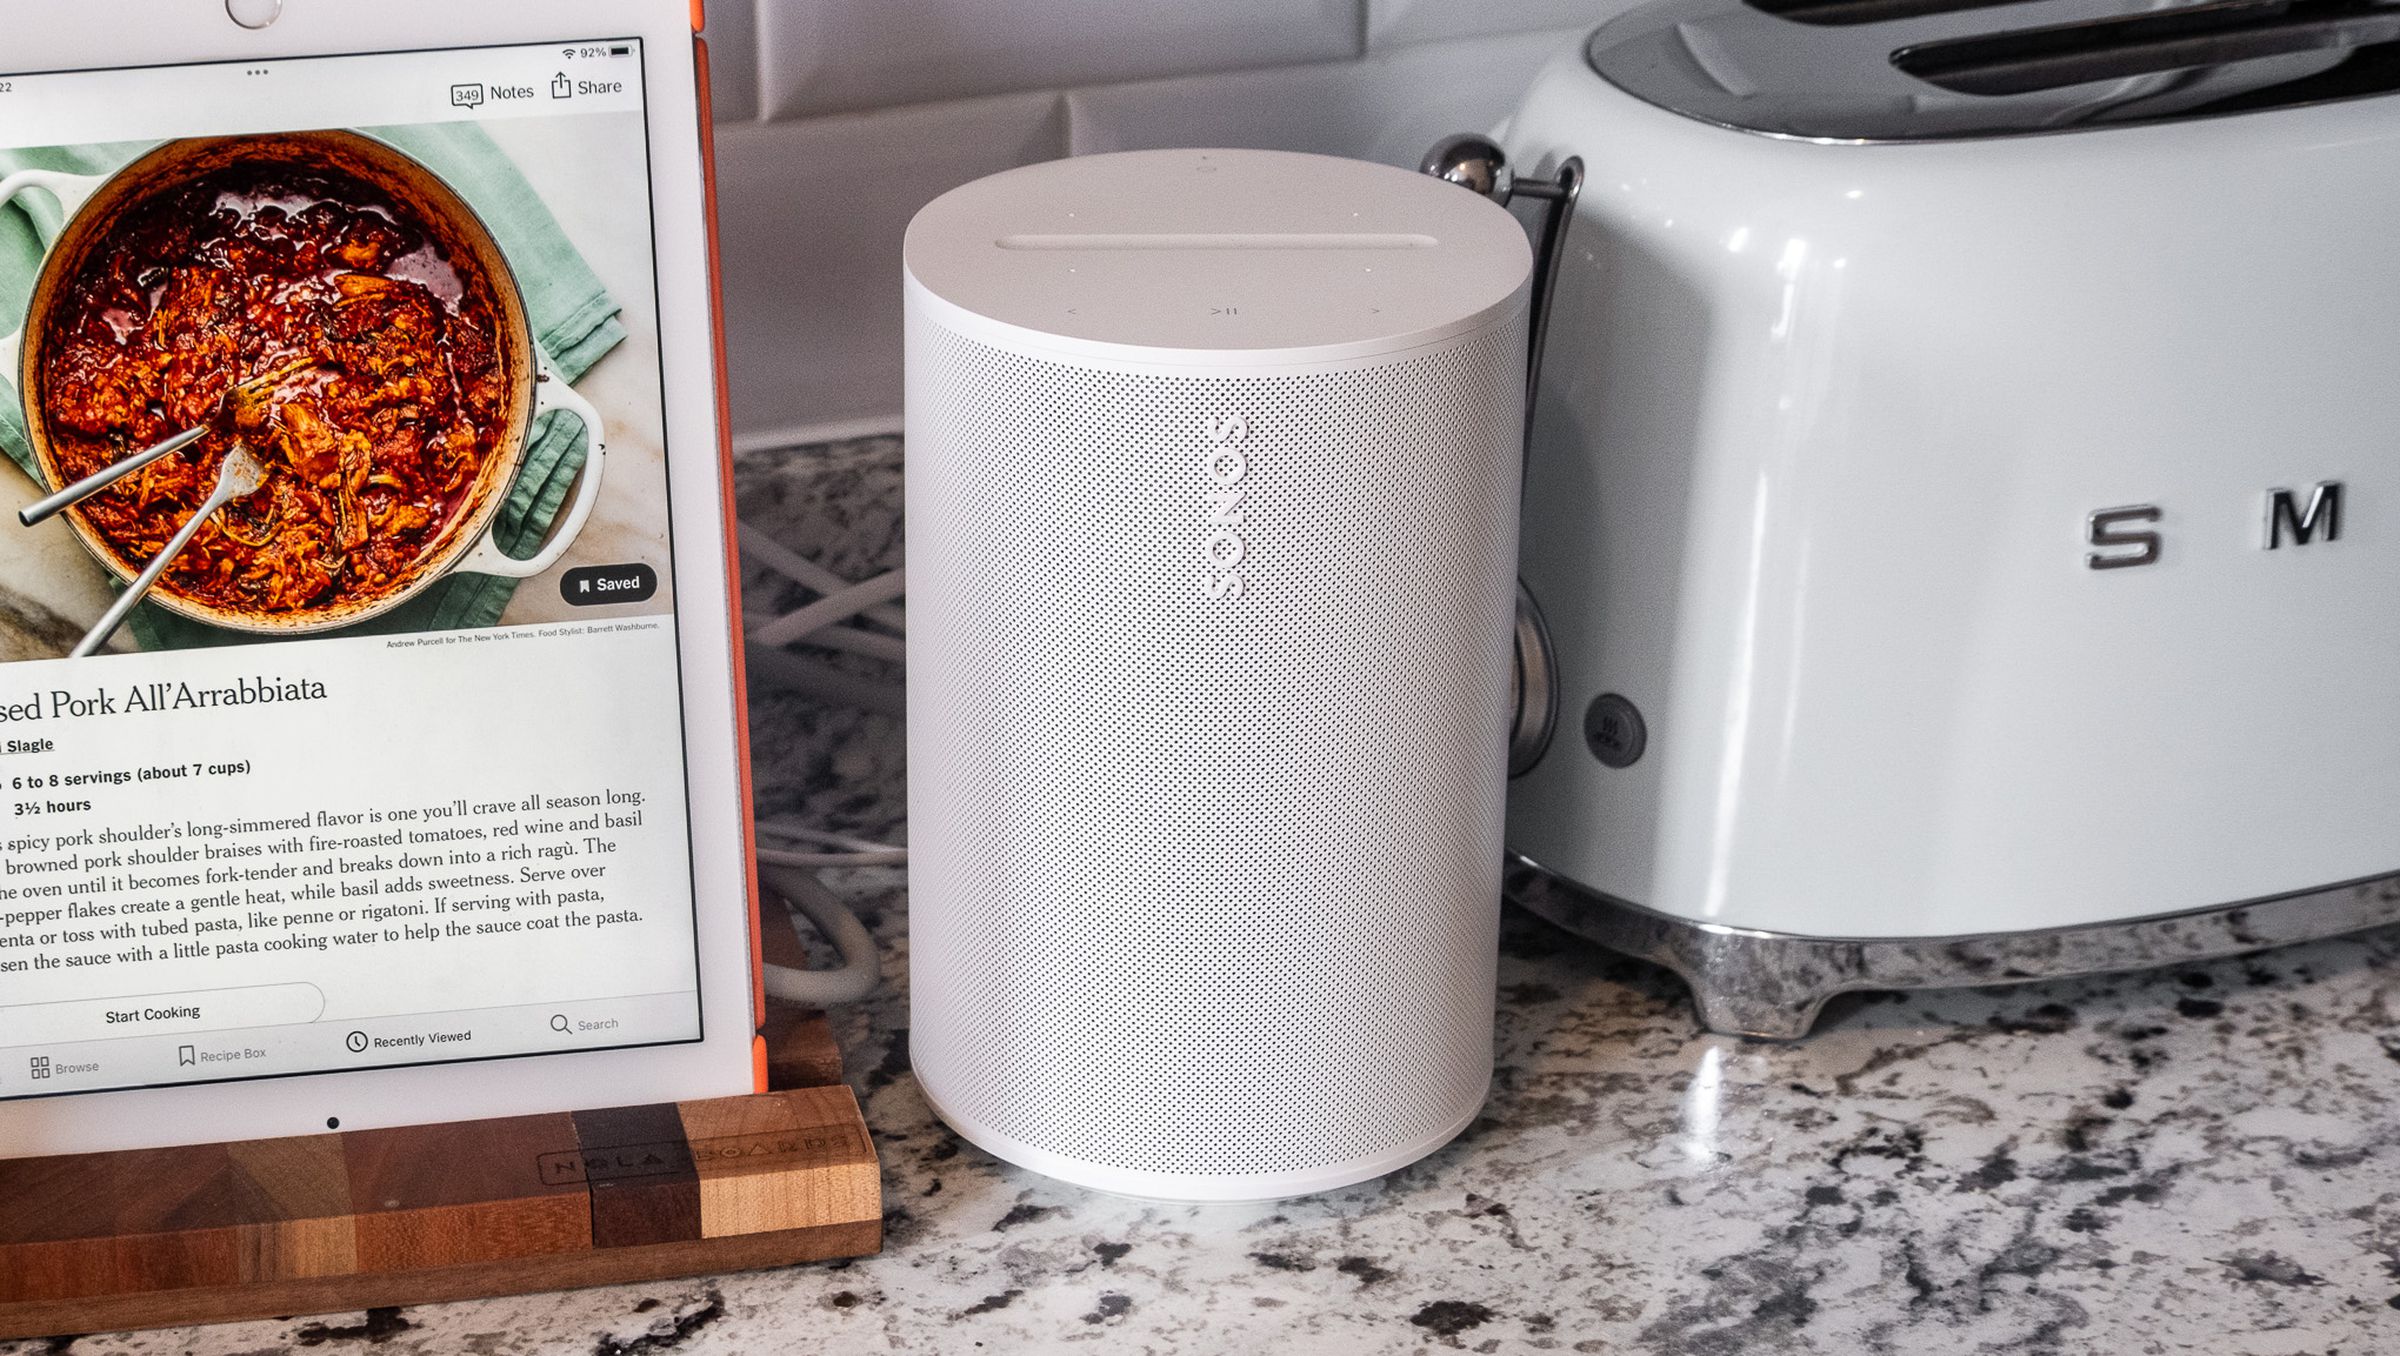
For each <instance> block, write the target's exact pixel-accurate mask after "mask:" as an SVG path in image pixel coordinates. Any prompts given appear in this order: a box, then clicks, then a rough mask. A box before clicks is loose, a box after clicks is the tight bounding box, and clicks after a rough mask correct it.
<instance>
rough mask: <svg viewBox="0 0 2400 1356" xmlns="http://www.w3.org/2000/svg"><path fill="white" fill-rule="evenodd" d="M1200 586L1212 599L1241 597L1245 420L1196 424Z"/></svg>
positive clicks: (1245, 549)
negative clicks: (1198, 479) (1198, 433)
mask: <svg viewBox="0 0 2400 1356" xmlns="http://www.w3.org/2000/svg"><path fill="white" fill-rule="evenodd" d="M1200 434H1201V450H1200V477H1201V487H1200V507H1201V521H1200V526H1201V531H1202V533H1203V535H1202V537H1201V540H1200V562H1201V567H1202V574H1201V586H1202V588H1203V589H1204V590H1205V591H1206V593H1207V594H1208V597H1209V599H1210V600H1211V601H1213V602H1232V601H1234V600H1236V599H1238V598H1240V597H1241V596H1242V590H1243V583H1242V566H1243V564H1244V563H1245V562H1247V561H1248V560H1249V558H1250V541H1249V538H1248V536H1247V535H1246V534H1247V532H1248V530H1249V521H1248V517H1247V515H1246V513H1245V505H1246V503H1247V502H1248V500H1249V497H1250V454H1249V453H1248V452H1247V451H1246V450H1244V448H1243V446H1242V444H1244V443H1246V442H1248V441H1249V439H1250V421H1249V420H1247V419H1244V418H1243V417H1242V416H1240V415H1238V414H1234V415H1211V416H1210V417H1209V418H1207V419H1206V420H1204V421H1202V423H1201V426H1200Z"/></svg>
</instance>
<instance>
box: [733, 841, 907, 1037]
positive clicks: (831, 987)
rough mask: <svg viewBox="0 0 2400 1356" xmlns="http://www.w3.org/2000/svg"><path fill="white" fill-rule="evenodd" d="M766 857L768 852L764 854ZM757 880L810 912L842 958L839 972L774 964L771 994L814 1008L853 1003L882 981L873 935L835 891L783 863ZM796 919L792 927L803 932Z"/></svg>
mask: <svg viewBox="0 0 2400 1356" xmlns="http://www.w3.org/2000/svg"><path fill="white" fill-rule="evenodd" d="M760 855H761V856H762V857H763V856H764V855H765V854H763V853H762V854H760ZM758 874H759V878H760V879H761V880H763V881H765V882H766V883H767V885H768V887H769V888H771V889H773V890H774V891H775V893H777V894H779V895H781V896H783V902H784V904H785V905H786V906H788V907H790V908H791V909H793V910H795V911H797V912H799V913H804V914H807V915H808V920H809V921H810V922H812V923H814V924H816V925H817V930H818V931H819V932H822V933H824V934H825V936H826V937H827V938H828V939H830V940H831V941H832V942H833V947H834V950H835V951H836V952H838V953H840V955H841V958H842V964H841V968H840V969H838V970H795V969H792V968H791V967H789V966H783V965H770V966H767V967H765V969H766V981H767V992H768V993H769V994H771V995H773V996H774V997H776V998H780V999H782V1000H783V1001H785V1002H787V1003H799V1004H803V1005H805V1006H808V1007H812V1008H821V1007H826V1006H828V1005H831V1004H835V1003H855V1002H857V1001H858V1000H860V999H862V998H864V997H866V996H867V995H868V994H871V993H873V992H875V986H876V985H877V984H878V983H880V982H881V981H882V978H883V970H882V966H881V964H880V963H879V961H878V958H877V956H876V952H875V937H874V935H873V934H872V933H870V932H868V931H867V927H866V924H864V923H861V922H859V921H858V915H857V914H855V913H852V912H851V911H850V906H849V905H847V904H844V903H843V902H842V901H841V900H839V899H836V898H834V895H833V892H832V891H831V890H828V889H826V888H825V887H824V886H822V885H820V884H818V883H817V880H816V878H815V877H814V876H811V875H810V874H808V873H807V872H805V871H794V870H791V869H788V868H785V867H777V866H763V867H761V868H760V869H759V873H758ZM799 926H800V924H799V922H798V920H796V919H795V920H793V923H792V928H793V930H794V931H798V930H799Z"/></svg>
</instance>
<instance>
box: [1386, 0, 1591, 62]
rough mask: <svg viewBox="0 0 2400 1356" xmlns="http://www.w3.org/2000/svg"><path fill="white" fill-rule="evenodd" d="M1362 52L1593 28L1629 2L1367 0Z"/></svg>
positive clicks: (1566, 0)
mask: <svg viewBox="0 0 2400 1356" xmlns="http://www.w3.org/2000/svg"><path fill="white" fill-rule="evenodd" d="M1366 3H1367V27H1366V34H1367V47H1368V50H1370V51H1382V50H1385V49H1387V48H1392V47H1406V46H1409V45H1411V44H1415V43H1422V42H1441V41H1444V40H1446V39H1450V38H1471V37H1479V36H1482V35H1484V34H1489V33H1521V32H1527V31H1531V30H1534V29H1543V28H1584V29H1589V28H1593V27H1596V26H1598V24H1599V22H1600V21H1601V20H1602V19H1607V18H1613V17H1615V16H1616V15H1617V14H1619V13H1622V12H1623V11H1625V10H1627V9H1630V8H1631V7H1632V0H1471V2H1469V0H1366Z"/></svg>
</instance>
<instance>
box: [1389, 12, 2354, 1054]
mask: <svg viewBox="0 0 2400 1356" xmlns="http://www.w3.org/2000/svg"><path fill="white" fill-rule="evenodd" d="M2395 90H2400V4H2393V3H2371V2H2369V0H2230V2H2229V3H2211V4H2200V5H2188V6H2181V7H2165V8H2162V7H2158V6H2156V5H2143V4H2125V3H2120V2H2118V0H2033V2H2032V3H2021V4H2006V3H2001V4H1994V3H1992V2H1991V0H1949V3H1944V0H1666V2H1665V3H1659V4H1653V5H1650V6H1648V7H1645V8H1642V9H1639V10H1636V11H1633V12H1631V13H1629V14H1626V15H1624V16H1623V17H1620V18H1618V19H1615V20H1612V21H1610V22H1608V23H1607V24H1605V25H1603V26H1602V27H1601V28H1600V29H1599V30H1598V31H1597V32H1596V33H1594V34H1593V35H1592V37H1591V39H1590V41H1589V43H1588V44H1587V45H1586V46H1585V47H1584V48H1582V49H1581V50H1579V51H1576V52H1573V53H1571V54H1566V55H1563V56H1562V57H1561V58H1560V59H1559V60H1558V61H1557V62H1556V63H1554V64H1553V65H1552V66H1551V67H1550V68H1549V69H1548V70H1547V71H1546V72H1544V74H1543V75H1542V76H1541V77H1540V79H1539V80H1538V82H1537V83H1536V84H1535V86H1534V87H1533V89H1532V90H1531V92H1530V94H1529V95H1528V97H1527V99H1526V101H1525V102H1524V104H1523V105H1522V106H1521V108H1520V109H1519V111H1518V113H1517V115H1516V116H1515V117H1514V118H1513V120H1512V121H1511V123H1510V124H1509V126H1508V127H1507V128H1506V129H1505V130H1504V132H1503V133H1502V135H1501V137H1500V138H1499V140H1500V142H1501V144H1502V146H1504V147H1505V150H1506V153H1507V154H1506V160H1507V162H1508V163H1511V164H1513V165H1514V166H1515V167H1516V169H1515V174H1516V184H1517V186H1518V192H1519V193H1520V194H1523V193H1525V192H1527V191H1528V190H1532V191H1534V192H1535V193H1536V195H1537V196H1543V197H1547V198H1549V199H1550V200H1551V201H1552V202H1553V204H1554V210H1553V217H1554V221H1553V225H1552V227H1551V236H1552V239H1551V245H1552V248H1551V249H1550V251H1549V258H1550V259H1551V260H1552V267H1551V271H1550V275H1549V279H1550V280H1549V283H1548V284H1547V285H1548V286H1549V287H1550V289H1551V291H1550V295H1549V300H1548V302H1547V306H1546V310H1545V313H1544V314H1543V315H1541V316H1539V317H1537V322H1536V323H1537V325H1539V326H1541V328H1542V332H1543V333H1544V334H1545V335H1546V353H1544V354H1543V356H1542V359H1541V362H1540V364H1539V367H1538V375H1537V380H1538V383H1539V385H1538V391H1537V393H1536V395H1535V397H1534V400H1533V415H1532V432H1531V435H1530V441H1529V448H1528V462H1527V468H1526V475H1527V481H1526V487H1525V501H1524V507H1525V521H1524V542H1525V545H1524V551H1525V554H1524V561H1523V583H1524V587H1525V592H1526V595H1527V598H1528V601H1527V602H1526V604H1525V611H1524V616H1523V617H1522V618H1521V623H1520V628H1519V649H1520V659H1521V665H1522V672H1523V678H1522V681H1521V683H1520V691H1521V697H1522V702H1521V704H1522V706H1523V707H1524V710H1523V711H1522V712H1521V715H1520V722H1519V731H1518V740H1517V745H1516V749H1515V754H1516V762H1517V765H1518V770H1519V772H1520V774H1521V775H1520V776H1519V778H1518V780H1517V781H1516V782H1515V783H1514V785H1513V786H1512V788H1511V808H1510V812H1509V821H1508V834H1509V844H1510V848H1511V851H1512V852H1513V853H1514V854H1515V856H1516V857H1517V858H1518V859H1519V860H1518V862H1517V863H1516V869H1515V871H1514V872H1513V879H1512V891H1513V893H1514V894H1515V895H1516V897H1517V898H1519V899H1520V900H1521V901H1523V902H1525V903H1527V904H1529V905H1531V906H1532V907H1534V908H1535V909H1536V910H1538V911H1540V912H1542V913H1544V914H1546V915H1547V916H1549V917H1551V918H1552V919H1554V920H1555V921H1558V922H1560V923H1561V924H1563V925H1565V926H1567V927H1569V928H1572V929H1574V930H1576V931H1579V932H1582V933H1585V934H1587V935H1590V936H1592V937H1595V938H1597V939H1599V940H1602V941H1604V942H1607V943H1609V944H1611V945H1613V946H1616V947H1618V948H1620V949H1623V950H1627V951H1630V952H1633V953H1635V954H1638V955H1643V956H1646V957H1649V958H1652V959H1655V960H1658V961H1661V962H1663V963H1665V964H1667V965H1669V966H1671V967H1673V968H1674V969H1676V970H1677V971H1679V972H1680V973H1681V974H1682V975H1683V976H1684V977H1685V978H1686V979H1687V980H1688V981H1689V982H1690V984H1691V986H1692V988H1693V990H1694V993H1695V995H1696V998H1697V1001H1698V1005H1699V1009H1700V1012H1701V1016H1702V1020H1703V1021H1704V1022H1705V1023H1706V1024H1707V1025H1708V1026H1709V1027H1711V1028H1713V1029H1716V1030H1719V1031H1728V1032H1746V1033H1751V1034H1758V1035H1777V1036H1790V1035H1797V1034H1800V1033H1801V1032H1804V1031H1805V1030H1806V1029H1807V1027H1808V1025H1809V1024H1810V1022H1811V1021H1812V1020H1813V1019H1814V1017H1815V1015H1816V1013H1817V1010H1818V1008H1819V1006H1820V1005H1821V1004H1822V1003H1823V1001H1824V1000H1825V999H1826V998H1827V997H1828V996H1830V995H1831V994H1833V993H1835V992H1838V991H1841V990H1844V989H1855V988H1892V987H1912V986H1925V985H1947V984H1960V983H1983V982H1994V981H2000V980H2009V979H2020V978H2032V977H2038V976H2048V975H2058V974H2069V973H2077V972H2083V971H2091V970H2103V969H2117V968H2129V967H2133V966H2139V965H2148V964H2156V963H2161V962H2165V961H2170V960H2176V959H2185V958H2198V957H2204V956H2209V955H2217V954H2224V953H2229V952H2234V951H2241V950H2248V949H2254V948H2258V947H2262V946H2266V945H2270V944H2273V943H2277V942H2282V941H2289V940H2296V939H2300V938H2305V937H2314V936H2323V935H2328V934H2332V933H2336V932H2342V931H2347V930H2351V929H2355V928H2360V927H2364V926H2368V925H2371V924H2376V923H2383V922H2389V921H2393V920H2396V919H2400V98H2395V97H2393V96H2394V92H2395ZM1457 140H1463V139H1454V142H1455V141H1457ZM1487 152H1488V148H1487ZM1499 161H1500V157H1499V156H1497V155H1496V154H1489V155H1488V158H1483V159H1479V157H1478V155H1477V153H1476V151H1475V149H1474V147H1473V145H1472V143H1471V141H1470V142H1469V144H1468V145H1467V146H1465V147H1463V148H1462V147H1461V146H1460V145H1457V144H1454V143H1445V147H1444V148H1441V149H1440V150H1438V151H1437V155H1436V157H1435V158H1434V161H1429V164H1428V168H1429V169H1433V170H1435V171H1436V172H1447V173H1448V174H1449V175H1450V177H1453V178H1457V179H1460V180H1461V181H1464V182H1469V183H1470V184H1471V185H1472V186H1478V187H1482V188H1485V189H1486V190H1487V191H1495V192H1498V193H1501V194H1502V195H1503V196H1505V193H1506V191H1507V189H1508V187H1509V184H1508V173H1507V170H1506V168H1505V166H1504V165H1502V164H1501V163H1499ZM1436 162H1440V163H1436Z"/></svg>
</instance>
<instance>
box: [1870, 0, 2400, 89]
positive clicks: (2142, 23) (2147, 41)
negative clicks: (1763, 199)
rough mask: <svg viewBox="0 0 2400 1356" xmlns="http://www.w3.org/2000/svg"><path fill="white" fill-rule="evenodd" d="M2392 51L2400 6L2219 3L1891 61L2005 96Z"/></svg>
mask: <svg viewBox="0 0 2400 1356" xmlns="http://www.w3.org/2000/svg"><path fill="white" fill-rule="evenodd" d="M1858 2H1859V3H1870V2H1886V3H1906V2H1908V0H1858ZM2396 41H2400V6H2395V5H2392V4H2378V3H2365V2H2364V0H2221V2H2220V3H2215V4H2205V5H2195V6H2191V7H2188V8H2183V9H2171V10H2160V11H2155V12H2152V13H2147V14H2136V15H2126V16H2121V17H2117V18H2109V19H2097V20H2092V21H2089V22H2085V23H2073V24H2059V25H2056V26H2053V27H2045V28H2027V29H2019V30H2016V31H2014V32H2004V33H1989V34H1982V35H1978V36H1975V37H1969V38H1946V39H1941V40H1938V41H1934V42H1923V43H1916V44H1913V45H1911V46H1907V47H1903V48H1900V49H1899V50H1898V51H1895V52H1893V53H1892V54H1891V60H1892V64H1893V65H1894V66H1897V67H1899V68H1900V69H1901V70H1902V71H1905V72H1907V73H1908V74H1909V75H1912V76H1915V77H1916V78H1918V79H1920V80H1923V81H1926V82H1927V83H1929V84H1933V85H1938V86H1940V87H1941V88H1943V89H1946V90H1951V91H1953V92H1956V93H1959V94H1979V95H1991V96H1999V95H2011V94H2031V93H2036V92H2038V91H2042V90H2053V89H2061V88H2064V87H2066V86H2070V85H2082V84H2089V83H2092V82H2094V81H2099V80H2127V79H2134V78H2137V77H2141V76H2155V75H2166V74H2169V73H2172V72H2185V71H2197V70H2203V69H2206V68H2209V67H2215V66H2226V65H2231V64H2234V63H2237V62H2245V61H2256V60H2260V59H2262V58H2269V57H2290V56H2295V55H2299V54H2311V53H2313V54H2320V55H2323V56H2326V57H2330V58H2331V59H2332V61H2333V62H2336V63H2338V62H2341V61H2343V56H2342V55H2341V54H2342V53H2343V52H2344V51H2345V49H2361V48H2374V47H2379V46H2381V45H2382V44H2388V43H2393V42H2396ZM2378 55H2379V56H2380V55H2387V54H2382V53H2379V54H2378ZM2373 65H2374V67H2375V69H2376V71H2377V72H2379V73H2381V74H2384V75H2388V73H2389V71H2390V66H2391V63H2390V62H2389V61H2386V60H2378V61H2376V62H2375V63H2373ZM2380 79H2381V75H2379V76H2378V81H2380ZM2352 83H2355V82H2352ZM2385 87H2388V86H2385ZM2354 92H2364V91H2354ZM2296 93H2297V91H2296V90H2295V88H2294V87H2292V86H2286V87H2284V89H2283V90H2282V94H2283V96H2284V97H2282V98H2279V99H2276V100H2274V101H2273V102H2278V103H2282V102H2298V101H2300V99H2299V98H2295V97H2293V96H2294V95H2295V94H2296ZM2302 97H2305V96H2302ZM2253 106H2256V105H2255V104H2254V105H2253Z"/></svg>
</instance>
